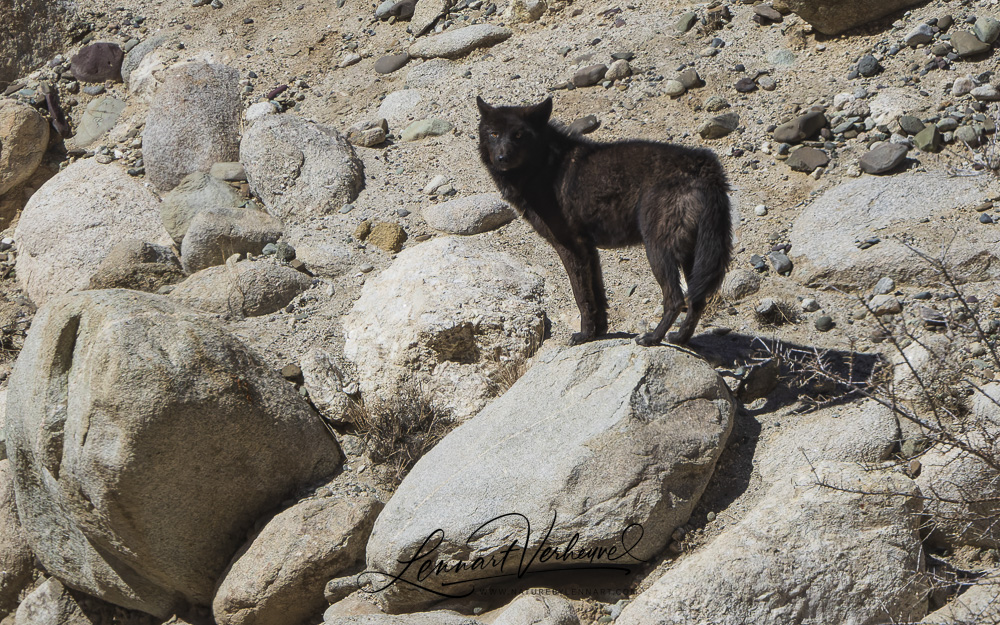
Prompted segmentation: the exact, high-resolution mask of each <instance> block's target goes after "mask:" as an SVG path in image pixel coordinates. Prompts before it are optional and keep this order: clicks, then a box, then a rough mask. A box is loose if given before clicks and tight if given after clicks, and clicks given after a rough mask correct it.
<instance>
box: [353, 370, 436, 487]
mask: <svg viewBox="0 0 1000 625" xmlns="http://www.w3.org/2000/svg"><path fill="white" fill-rule="evenodd" d="M350 420H351V421H352V422H353V423H354V426H355V428H356V430H357V434H358V436H359V438H361V440H362V442H363V443H364V446H365V455H366V456H367V457H368V459H369V460H370V461H371V463H372V465H373V470H374V471H375V472H376V474H377V476H378V478H379V481H380V482H381V483H382V485H383V486H384V487H385V488H387V489H388V490H390V491H392V490H395V489H396V487H397V486H399V484H400V483H401V482H402V481H403V478H404V477H406V474H407V473H409V471H410V469H412V468H413V465H415V464H416V463H417V460H419V459H420V458H421V457H422V456H423V455H424V454H425V453H427V452H428V451H430V450H431V448H432V447H434V446H435V445H436V444H438V442H440V440H441V439H442V438H444V437H445V435H446V434H448V432H450V431H451V430H452V429H454V427H455V423H454V422H453V421H452V420H451V419H450V418H449V417H448V416H447V415H446V414H445V413H444V412H443V411H441V410H439V409H437V408H436V407H435V406H434V405H433V403H432V402H431V400H430V399H429V398H428V397H427V396H426V395H425V394H424V393H422V392H421V390H420V389H419V388H406V389H403V390H401V391H400V393H399V394H398V395H397V396H395V397H392V398H389V399H376V400H371V401H368V402H354V403H352V405H351V408H350Z"/></svg>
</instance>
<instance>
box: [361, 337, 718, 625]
mask: <svg viewBox="0 0 1000 625" xmlns="http://www.w3.org/2000/svg"><path fill="white" fill-rule="evenodd" d="M734 411H735V400H734V399H733V398H732V396H731V395H730V393H729V390H728V389H727V387H726V385H725V383H724V382H723V380H722V378H720V377H719V375H718V374H716V373H715V371H714V370H713V369H712V368H711V366H709V365H707V364H706V363H705V362H704V361H702V360H701V359H700V358H698V357H695V356H692V355H690V354H687V353H684V352H681V351H678V350H671V349H647V348H642V347H639V346H637V345H635V344H634V342H632V341H630V340H609V341H602V342H601V343H600V344H595V343H588V344H584V345H579V346H576V347H573V348H569V349H561V350H550V351H547V352H545V353H543V354H542V355H540V356H539V357H538V359H537V360H536V362H535V364H534V365H533V366H532V368H531V369H529V370H528V372H527V373H525V374H524V376H523V377H521V379H520V380H518V381H517V382H516V383H515V384H514V386H513V387H511V390H510V391H509V392H507V393H505V394H504V395H503V396H502V397H500V398H499V399H497V400H495V401H494V402H493V403H491V404H489V405H488V406H487V407H486V408H485V409H483V411H482V412H480V413H479V414H478V415H476V416H475V417H474V418H473V419H471V420H470V421H468V422H466V423H464V424H463V425H461V426H459V427H458V428H457V429H455V430H454V431H452V432H451V433H450V434H448V435H447V436H446V437H445V438H444V439H443V440H442V441H441V442H440V443H438V444H437V446H436V447H434V448H433V449H432V450H431V451H430V452H429V453H427V454H426V455H425V456H424V457H423V458H422V459H421V460H419V461H418V462H417V464H416V466H414V468H413V469H412V471H411V472H410V474H409V475H408V476H407V477H406V478H405V479H404V480H403V483H402V484H401V485H400V486H399V488H398V489H397V490H396V493H395V494H394V495H393V497H392V499H390V500H389V503H388V504H386V507H385V509H384V510H383V511H382V514H380V515H379V518H378V520H377V521H376V522H375V528H374V530H373V531H372V535H371V539H370V540H369V542H368V569H369V570H370V571H381V572H384V573H388V574H390V575H403V576H404V578H405V579H407V580H410V579H415V578H414V577H413V575H414V573H415V571H416V568H415V567H414V568H413V569H411V570H409V571H406V572H405V573H404V572H403V571H402V566H401V563H400V561H399V557H400V554H410V553H414V549H415V548H418V547H419V546H420V545H421V543H423V542H424V540H425V539H426V538H427V537H428V536H429V535H430V534H431V532H433V531H435V530H436V529H438V528H440V529H441V530H443V536H442V541H441V543H440V544H439V545H437V548H436V549H435V550H434V559H435V560H437V559H440V560H445V561H449V560H452V559H458V560H469V561H470V562H471V560H472V559H474V558H477V557H482V558H485V559H486V562H490V560H491V558H500V557H502V555H501V554H502V552H503V550H504V549H505V548H507V545H508V543H509V542H510V537H513V536H517V537H518V538H516V539H515V540H519V541H521V543H522V544H520V546H519V548H520V549H526V550H527V552H528V553H530V552H532V551H533V550H535V549H538V548H539V545H540V544H541V542H542V540H543V537H544V536H546V535H547V540H546V544H547V545H551V546H553V547H555V546H561V547H565V546H566V545H567V543H568V542H569V541H570V540H571V538H573V537H574V536H576V535H578V537H577V538H576V539H575V540H576V542H575V543H574V544H578V545H581V546H582V545H586V546H588V547H589V548H598V547H605V548H609V549H610V548H611V547H615V548H616V551H619V550H621V549H623V548H624V547H625V546H629V547H630V548H629V550H628V553H629V554H630V555H626V554H624V553H621V555H620V557H618V558H617V559H616V563H617V564H619V565H622V564H625V563H627V562H634V559H635V558H641V559H646V558H649V557H652V556H653V555H655V554H656V553H658V552H659V551H660V550H661V549H662V548H663V547H664V546H666V544H667V542H669V540H670V535H671V533H672V532H673V531H674V530H675V529H676V528H677V527H679V526H680V525H683V524H684V523H685V522H687V520H688V518H689V517H690V514H691V511H692V510H693V508H694V506H695V505H696V504H697V502H698V499H699V498H700V496H701V493H702V492H703V490H704V488H705V486H706V485H707V483H708V479H709V478H710V476H711V474H712V471H713V469H714V466H715V462H716V460H717V459H718V456H719V454H720V453H721V451H722V448H723V446H724V445H725V442H726V439H727V437H728V436H729V432H730V430H731V428H732V420H733V414H734ZM552 441H559V443H558V445H555V446H553V445H552ZM542 456H544V457H545V459H546V460H545V462H544V463H538V462H537V460H536V459H537V458H539V457H542ZM471 467H475V469H474V470H470V468H471ZM484 492H486V493H489V496H488V497H484V496H483V493H484ZM512 510H513V511H517V513H518V514H519V515H523V517H522V516H512V515H508V514H509V513H510V512H511V511H512ZM554 512H555V521H554V523H553V513H554ZM502 515H508V516H502ZM528 522H530V523H531V527H532V532H531V535H530V537H529V536H527V535H526V531H527V528H526V525H525V524H526V523H528ZM629 523H637V524H639V525H641V526H642V530H643V531H642V536H641V538H640V537H639V536H638V535H635V536H633V537H632V538H631V540H629V538H628V537H629V532H624V530H626V527H627V526H628V524H629ZM483 524H486V526H485V527H482V528H480V526H482V525H483ZM549 524H552V531H551V532H549V530H548V526H549ZM538 526H542V527H545V528H546V529H545V530H543V531H541V532H536V531H535V528H536V527H538ZM477 528H480V529H477ZM634 529H635V528H633V530H634ZM623 532H624V533H623ZM473 535H474V536H475V538H473V539H470V536H473ZM501 537H506V538H501ZM633 542H634V545H633ZM615 555H616V556H618V555H619V554H618V553H616V554H615ZM630 556H631V557H630ZM593 563H594V564H597V563H600V564H605V565H607V564H610V563H611V561H610V560H609V559H608V557H607V556H605V557H601V556H597V557H595V559H594V561H593ZM566 565H567V563H566V562H563V561H560V560H555V559H549V560H548V561H542V560H537V561H536V562H534V563H533V568H534V569H535V570H537V571H541V570H545V569H547V568H549V569H551V568H560V567H565V566H566ZM490 568H492V569H493V570H494V571H495V572H497V573H499V567H489V568H488V569H487V571H489V570H490ZM484 572H485V571H469V570H468V569H466V570H465V571H461V572H455V573H454V574H451V572H449V574H448V575H442V576H436V577H435V578H434V579H427V580H425V581H424V585H425V587H429V588H431V589H433V590H444V589H448V588H450V591H451V592H459V593H460V592H464V591H468V590H473V589H477V588H480V587H482V586H485V585H488V584H490V583H491V582H489V581H483V582H468V580H470V579H471V578H479V579H481V578H482V577H483V574H484ZM373 578H374V579H373V583H376V584H377V583H378V581H377V579H378V576H373ZM463 580H464V581H465V583H462V582H463ZM452 581H456V582H459V583H458V584H455V585H454V586H448V587H443V586H440V584H442V583H444V582H452ZM499 581H500V580H497V581H494V582H492V583H497V582H499ZM501 583H502V582H501ZM373 597H374V599H375V600H376V601H377V602H378V603H379V604H380V605H381V606H382V607H383V608H386V609H389V610H392V611H401V610H412V609H414V608H417V607H419V606H421V605H426V604H427V603H429V602H431V601H433V600H434V595H431V594H429V593H427V592H425V591H420V590H417V589H415V588H413V587H410V586H408V585H406V584H401V583H397V584H395V585H393V586H391V587H389V588H386V589H385V590H383V591H382V592H379V593H376V594H375V595H374V596H373Z"/></svg>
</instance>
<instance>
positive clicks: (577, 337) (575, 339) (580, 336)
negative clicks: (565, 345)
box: [569, 332, 594, 345]
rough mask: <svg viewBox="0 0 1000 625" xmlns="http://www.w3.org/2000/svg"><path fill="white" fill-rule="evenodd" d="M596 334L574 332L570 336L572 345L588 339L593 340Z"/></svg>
mask: <svg viewBox="0 0 1000 625" xmlns="http://www.w3.org/2000/svg"><path fill="white" fill-rule="evenodd" d="M593 338H594V335H593V334H588V333H586V332H574V333H573V336H571V337H569V344H570V345H579V344H581V343H586V342H587V341H591V340H593Z"/></svg>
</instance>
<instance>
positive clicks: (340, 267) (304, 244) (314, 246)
mask: <svg viewBox="0 0 1000 625" xmlns="http://www.w3.org/2000/svg"><path fill="white" fill-rule="evenodd" d="M285 238H286V239H287V241H288V242H289V243H290V244H291V245H293V246H294V247H295V257H296V258H298V259H299V260H301V261H302V262H303V263H305V265H306V266H307V267H309V271H310V272H312V273H313V274H314V275H317V276H323V277H327V278H338V277H344V276H346V275H347V274H349V273H354V272H356V271H357V267H358V262H359V259H358V254H359V253H360V252H359V251H358V250H357V248H356V247H355V245H354V244H352V243H348V242H346V241H345V240H344V239H340V238H336V237H331V236H330V235H329V234H328V233H327V232H326V231H322V230H320V231H317V230H315V228H314V227H311V226H310V225H308V224H304V225H289V226H288V227H287V228H286V232H285Z"/></svg>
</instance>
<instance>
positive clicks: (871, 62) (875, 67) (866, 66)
mask: <svg viewBox="0 0 1000 625" xmlns="http://www.w3.org/2000/svg"><path fill="white" fill-rule="evenodd" d="M880 71H882V66H881V65H880V64H879V62H878V59H876V58H875V57H874V56H872V55H870V54H866V55H864V56H863V57H861V58H860V59H859V60H858V73H859V74H861V75H862V76H866V77H870V76H874V75H875V74H877V73H879V72H880Z"/></svg>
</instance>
